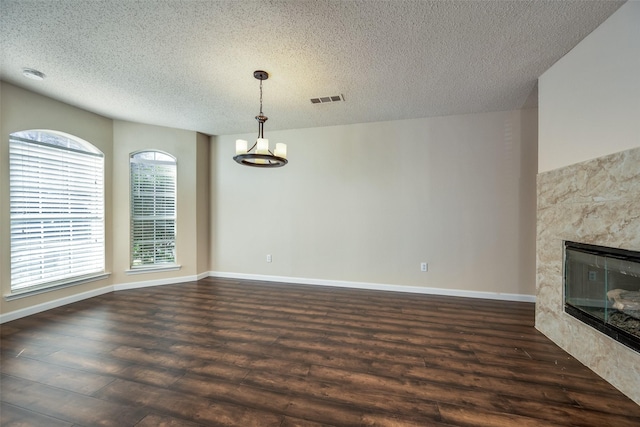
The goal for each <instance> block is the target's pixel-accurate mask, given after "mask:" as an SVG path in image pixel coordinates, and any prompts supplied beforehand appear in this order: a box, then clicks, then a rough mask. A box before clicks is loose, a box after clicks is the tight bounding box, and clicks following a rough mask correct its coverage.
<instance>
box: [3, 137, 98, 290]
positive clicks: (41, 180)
mask: <svg viewBox="0 0 640 427" xmlns="http://www.w3.org/2000/svg"><path fill="white" fill-rule="evenodd" d="M52 137H55V135H53V136H52ZM9 163H10V166H9V169H10V172H9V179H10V184H9V186H10V190H9V191H10V197H9V198H10V217H11V289H12V290H19V289H24V288H30V287H39V286H44V285H56V284H59V283H64V282H66V281H72V280H73V279H76V278H81V277H84V276H88V275H92V274H98V273H102V272H104V258H105V257H104V255H105V249H104V171H103V169H104V159H103V157H102V156H101V155H96V154H95V153H89V152H82V151H80V150H74V149H68V148H64V147H61V146H57V145H50V144H47V143H41V142H37V141H29V140H28V139H24V138H19V137H14V136H13V135H12V137H11V138H10V143H9Z"/></svg>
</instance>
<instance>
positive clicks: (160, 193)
mask: <svg viewBox="0 0 640 427" xmlns="http://www.w3.org/2000/svg"><path fill="white" fill-rule="evenodd" d="M130 164H131V177H130V182H131V268H132V269H136V268H138V269H140V268H149V267H152V268H153V267H166V266H171V265H175V262H176V253H175V248H176V159H175V158H174V157H173V156H171V155H169V154H166V153H163V152H160V151H140V152H137V153H133V154H132V155H131V158H130Z"/></svg>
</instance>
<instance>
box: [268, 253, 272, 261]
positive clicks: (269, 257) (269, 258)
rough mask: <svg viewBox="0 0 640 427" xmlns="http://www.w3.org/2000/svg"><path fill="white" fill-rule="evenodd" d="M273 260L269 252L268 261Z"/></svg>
mask: <svg viewBox="0 0 640 427" xmlns="http://www.w3.org/2000/svg"><path fill="white" fill-rule="evenodd" d="M271 261H272V258H271V254H268V255H267V262H271Z"/></svg>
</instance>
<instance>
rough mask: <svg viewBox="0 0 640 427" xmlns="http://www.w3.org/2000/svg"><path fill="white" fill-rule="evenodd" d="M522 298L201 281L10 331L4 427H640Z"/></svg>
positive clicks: (5, 341) (120, 295)
mask: <svg viewBox="0 0 640 427" xmlns="http://www.w3.org/2000/svg"><path fill="white" fill-rule="evenodd" d="M533 319H534V306H533V304H529V303H516V302H501V301H489V300H478V299H466V298H454V297H441V296H428V295H414V294H403V293H392V292H375V291H367V290H354V289H340V288H325V287H314V286H297V285H288V284H287V285H285V284H273V283H258V282H248V281H240V280H230V279H213V278H209V279H205V280H201V281H198V282H191V283H182V284H176V285H170V286H160V287H153V288H144V289H138V290H131V291H120V292H116V293H111V294H107V295H103V296H100V297H96V298H92V299H89V300H85V301H81V302H78V303H74V304H71V305H67V306H64V307H60V308H57V309H53V310H49V311H47V312H44V313H40V314H37V315H33V316H30V317H27V318H23V319H19V320H16V321H13V322H8V323H5V324H4V325H2V342H1V344H2V348H1V356H2V359H1V367H2V377H1V385H0V387H1V388H0V392H1V404H2V406H1V411H2V412H1V418H0V419H1V423H2V425H3V426H47V427H49V426H117V427H122V426H138V427H147V426H154V427H157V426H172V427H177V426H218V425H221V426H222V425H223V426H243V427H249V426H309V427H311V426H360V425H367V426H368V425H374V426H474V427H475V426H518V427H526V426H597V427H603V426H615V427H625V426H628V427H631V426H634V427H638V426H640V406H638V405H636V404H635V403H633V402H632V401H631V400H629V399H628V398H626V397H625V396H624V395H622V394H621V393H620V392H618V391H617V390H615V389H614V388H613V387H612V386H611V385H609V384H608V383H606V382H605V381H604V380H602V379H601V378H599V377H598V376H596V375H595V374H594V373H593V372H591V371H590V370H589V369H587V368H586V367H584V366H583V365H581V364H580V363H579V362H577V361H576V360H575V359H573V358H572V357H570V356H569V355H568V354H567V353H565V352H564V351H562V350H561V349H560V348H558V347H557V346H556V345H555V344H553V343H552V342H551V341H549V340H548V339H547V338H545V337H544V336H543V335H542V334H540V333H539V332H537V331H536V330H535V329H534V327H533Z"/></svg>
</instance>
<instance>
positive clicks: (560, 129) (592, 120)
mask: <svg viewBox="0 0 640 427" xmlns="http://www.w3.org/2000/svg"><path fill="white" fill-rule="evenodd" d="M639 52H640V2H637V1H630V2H628V3H626V4H624V5H623V6H622V7H621V8H620V9H619V10H618V11H616V12H615V13H614V14H613V15H612V16H611V17H610V18H609V19H608V20H606V21H605V22H604V23H603V24H602V25H601V26H600V27H598V28H596V29H595V30H594V31H593V33H591V34H590V35H589V36H587V37H586V38H585V39H584V40H583V41H582V42H581V43H579V44H578V45H577V46H576V47H575V48H573V50H572V51H571V52H569V53H568V54H567V55H565V56H564V57H563V58H562V59H560V60H559V61H558V62H557V63H556V64H555V65H554V66H553V67H551V68H550V69H549V70H547V71H546V72H545V73H544V74H543V75H542V76H541V77H540V80H539V85H538V90H539V100H540V142H539V144H540V150H539V160H538V161H539V171H540V172H545V171H549V170H552V169H556V168H559V167H563V166H567V165H570V164H573V163H578V162H581V161H584V160H589V159H595V158H597V157H601V156H604V155H607V154H611V153H615V152H618V151H623V150H627V149H630V148H634V147H638V146H640V79H639V78H638V76H639V75H640V54H639Z"/></svg>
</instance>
